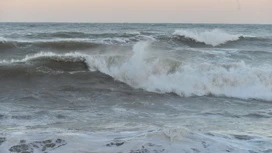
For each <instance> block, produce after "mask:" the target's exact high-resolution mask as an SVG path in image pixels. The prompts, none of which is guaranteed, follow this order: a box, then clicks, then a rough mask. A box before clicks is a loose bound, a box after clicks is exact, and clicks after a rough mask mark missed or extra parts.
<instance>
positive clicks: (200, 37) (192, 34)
mask: <svg viewBox="0 0 272 153" xmlns="http://www.w3.org/2000/svg"><path fill="white" fill-rule="evenodd" d="M173 34H174V35H180V36H184V37H186V38H191V39H194V40H196V41H198V42H203V43H205V44H207V45H212V46H218V45H221V44H224V43H226V42H228V41H234V40H238V39H239V35H233V34H229V33H227V32H225V31H223V30H220V29H213V30H199V29H180V30H176V31H175V32H174V33H173Z"/></svg>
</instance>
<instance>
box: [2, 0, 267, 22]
mask: <svg viewBox="0 0 272 153" xmlns="http://www.w3.org/2000/svg"><path fill="white" fill-rule="evenodd" d="M0 22H140V23H238V24H243V23H247V24H252V23H253V24H272V0H0Z"/></svg>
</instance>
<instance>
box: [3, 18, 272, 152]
mask: <svg viewBox="0 0 272 153" xmlns="http://www.w3.org/2000/svg"><path fill="white" fill-rule="evenodd" d="M0 55H1V56H0V86H1V88H0V152H1V153H2V152H3V153H6V152H7V153H9V152H16V153H17V152H20V153H23V152H24V151H28V152H31V153H40V152H42V153H44V152H48V153H59V152H60V153H62V152H66V153H92V152H116V153H117V152H124V153H126V152H128V153H138V152H143V153H147V152H148V153H149V152H150V153H153V152H154V153H157V152H161V153H164V152H169V153H172V152H177V153H183V152H186V153H187V152H188V153H197V152H203V153H210V152H217V153H221V152H235V153H270V152H272V130H271V127H272V103H271V101H272V60H271V59H272V26H271V25H201V24H199V25H196V24H61V23H1V24H0ZM21 140H23V141H21ZM46 140H47V141H46ZM20 141H21V142H20Z"/></svg>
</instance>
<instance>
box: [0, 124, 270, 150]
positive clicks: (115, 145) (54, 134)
mask: <svg viewBox="0 0 272 153" xmlns="http://www.w3.org/2000/svg"><path fill="white" fill-rule="evenodd" d="M1 139H2V140H3V141H2V144H1V147H0V151H1V152H9V151H10V152H20V151H21V152H24V151H28V152H34V153H43V152H50V153H63V152H66V153H94V152H97V153H100V152H105V153H106V152H107V153H113V152H124V153H139V152H141V153H142V152H143V153H148V152H149V153H163V152H171V153H180V152H190V153H195V152H203V153H210V152H218V153H223V152H235V153H252V152H258V153H259V152H267V153H269V152H271V149H272V148H271V146H272V142H271V139H270V140H269V139H265V138H262V137H258V136H245V135H233V136H226V135H219V134H214V133H201V132H193V131H190V130H188V129H185V128H164V129H157V130H149V131H142V132H132V131H129V132H116V133H112V132H96V133H92V132H85V133H79V132H75V131H66V132H65V131H59V130H56V129H45V130H44V131H42V132H41V131H37V130H34V131H24V132H10V133H9V134H6V135H2V136H1ZM19 150H20V151H19Z"/></svg>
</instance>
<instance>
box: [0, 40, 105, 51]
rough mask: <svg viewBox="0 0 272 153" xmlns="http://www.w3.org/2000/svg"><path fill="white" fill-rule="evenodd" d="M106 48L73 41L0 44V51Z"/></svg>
mask: <svg viewBox="0 0 272 153" xmlns="http://www.w3.org/2000/svg"><path fill="white" fill-rule="evenodd" d="M103 46H106V44H99V43H94V42H88V41H75V40H74V41H73V40H59V41H57V40H56V41H33V42H23V41H22V42H20V41H2V42H0V49H2V50H8V49H15V48H32V47H35V48H37V49H54V50H82V49H92V48H98V47H103Z"/></svg>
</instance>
